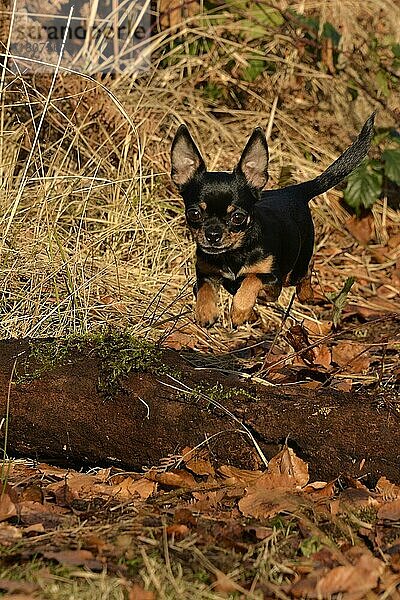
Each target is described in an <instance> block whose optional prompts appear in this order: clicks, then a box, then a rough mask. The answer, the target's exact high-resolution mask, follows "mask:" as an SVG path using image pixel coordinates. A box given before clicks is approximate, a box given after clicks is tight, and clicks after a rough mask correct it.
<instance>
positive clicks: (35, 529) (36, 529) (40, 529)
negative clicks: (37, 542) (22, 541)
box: [24, 523, 45, 534]
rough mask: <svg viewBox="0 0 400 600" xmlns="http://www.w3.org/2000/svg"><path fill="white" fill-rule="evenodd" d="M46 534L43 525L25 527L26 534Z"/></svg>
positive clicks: (36, 524) (35, 524)
mask: <svg viewBox="0 0 400 600" xmlns="http://www.w3.org/2000/svg"><path fill="white" fill-rule="evenodd" d="M44 532H45V528H44V526H43V523H34V524H33V525H28V527H25V529H24V533H28V534H29V533H44Z"/></svg>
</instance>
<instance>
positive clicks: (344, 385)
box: [331, 377, 353, 392]
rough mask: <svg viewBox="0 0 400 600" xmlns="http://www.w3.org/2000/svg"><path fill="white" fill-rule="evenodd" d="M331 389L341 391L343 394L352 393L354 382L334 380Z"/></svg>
mask: <svg viewBox="0 0 400 600" xmlns="http://www.w3.org/2000/svg"><path fill="white" fill-rule="evenodd" d="M331 387H332V388H334V389H335V390H340V391H341V392H350V391H351V389H352V387H353V382H352V380H351V379H338V378H335V377H334V378H333V379H332V383H331Z"/></svg>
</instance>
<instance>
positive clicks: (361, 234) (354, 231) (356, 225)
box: [345, 215, 374, 246]
mask: <svg viewBox="0 0 400 600" xmlns="http://www.w3.org/2000/svg"><path fill="white" fill-rule="evenodd" d="M345 225H346V228H347V230H348V231H349V232H350V233H351V235H352V236H353V237H354V238H355V239H356V240H357V241H358V242H360V244H362V245H363V246H366V245H367V244H368V242H369V241H370V240H371V239H372V238H373V236H374V218H373V216H372V215H367V216H366V217H364V218H363V219H357V217H351V218H350V219H347V221H346V223H345Z"/></svg>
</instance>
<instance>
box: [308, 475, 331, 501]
mask: <svg viewBox="0 0 400 600" xmlns="http://www.w3.org/2000/svg"><path fill="white" fill-rule="evenodd" d="M335 483H336V479H334V480H333V481H330V482H329V483H326V482H325V481H315V482H314V483H309V484H308V485H306V487H305V488H303V490H302V491H303V492H305V493H307V494H310V496H311V498H312V499H313V500H314V501H317V500H321V499H322V498H332V496H334V495H335Z"/></svg>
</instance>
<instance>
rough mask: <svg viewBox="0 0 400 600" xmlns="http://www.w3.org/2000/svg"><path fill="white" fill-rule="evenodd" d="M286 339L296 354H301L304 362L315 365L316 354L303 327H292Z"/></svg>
mask: <svg viewBox="0 0 400 600" xmlns="http://www.w3.org/2000/svg"><path fill="white" fill-rule="evenodd" d="M286 338H287V341H288V342H289V344H290V345H291V346H292V348H293V350H294V351H295V352H301V359H302V360H304V361H305V362H307V363H309V364H313V363H314V352H313V350H312V348H309V346H310V340H309V339H308V335H307V332H306V330H305V328H304V327H303V326H302V325H292V327H290V329H289V330H288V331H287V333H286ZM306 348H307V350H306Z"/></svg>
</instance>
